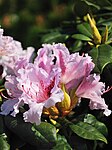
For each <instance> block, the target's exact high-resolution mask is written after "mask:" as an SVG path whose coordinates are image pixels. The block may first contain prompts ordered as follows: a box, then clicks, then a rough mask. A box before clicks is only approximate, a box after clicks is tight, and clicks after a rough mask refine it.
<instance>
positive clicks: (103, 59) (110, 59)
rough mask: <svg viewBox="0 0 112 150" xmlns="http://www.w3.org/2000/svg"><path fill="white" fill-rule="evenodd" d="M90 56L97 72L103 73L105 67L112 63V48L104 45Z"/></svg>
mask: <svg viewBox="0 0 112 150" xmlns="http://www.w3.org/2000/svg"><path fill="white" fill-rule="evenodd" d="M89 54H90V55H91V56H92V58H93V62H94V63H95V65H96V66H95V67H96V70H99V71H100V72H102V71H103V69H104V67H105V66H106V65H107V64H109V63H112V47H111V46H110V45H106V44H102V45H101V46H99V47H98V48H96V47H95V48H93V49H92V50H91V51H90V52H89Z"/></svg>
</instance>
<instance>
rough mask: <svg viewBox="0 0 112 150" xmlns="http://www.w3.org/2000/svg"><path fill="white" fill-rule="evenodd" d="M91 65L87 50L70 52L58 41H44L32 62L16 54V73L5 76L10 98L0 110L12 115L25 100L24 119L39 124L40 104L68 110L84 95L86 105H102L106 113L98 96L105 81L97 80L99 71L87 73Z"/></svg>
mask: <svg viewBox="0 0 112 150" xmlns="http://www.w3.org/2000/svg"><path fill="white" fill-rule="evenodd" d="M94 66H95V65H94V63H93V62H92V59H91V57H90V56H88V55H87V54H86V55H82V56H80V55H79V53H74V54H70V53H69V51H68V49H67V48H66V47H65V45H64V44H61V43H59V44H52V45H51V44H44V45H43V48H41V49H39V51H38V56H37V57H36V59H35V61H34V64H33V63H28V61H27V59H24V58H20V59H19V60H18V61H17V62H16V64H15V72H16V73H15V74H14V75H11V76H7V78H6V79H7V82H6V83H5V87H6V89H7V91H8V93H9V96H10V98H9V100H8V101H6V102H4V103H3V104H2V107H1V110H2V112H1V114H4V115H7V114H9V113H11V115H13V116H16V114H17V113H19V108H20V107H21V106H24V104H27V105H28V106H29V109H28V110H26V111H25V112H24V113H23V117H24V120H25V121H26V122H31V123H36V124H39V123H40V122H41V115H42V111H43V109H44V108H48V109H50V107H52V106H54V107H56V109H59V112H61V111H63V110H64V111H66V109H67V111H66V112H67V113H68V112H69V111H70V110H71V109H72V108H73V107H75V106H76V103H78V102H79V101H80V100H81V98H87V99H89V100H90V103H89V106H90V109H102V110H104V114H105V115H107V116H108V115H110V113H111V111H110V110H109V109H108V106H107V105H106V104H105V101H104V99H103V98H102V97H101V95H102V94H103V92H104V90H105V85H104V84H103V83H102V82H100V81H99V80H100V77H99V75H96V74H91V71H92V70H93V68H94ZM55 104H56V105H55ZM52 108H53V107H52ZM60 109H62V110H60ZM67 113H65V114H67Z"/></svg>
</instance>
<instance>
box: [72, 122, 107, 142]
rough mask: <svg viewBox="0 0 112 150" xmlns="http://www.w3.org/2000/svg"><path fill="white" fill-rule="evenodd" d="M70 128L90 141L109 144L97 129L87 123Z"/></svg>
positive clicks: (80, 123) (73, 125)
mask: <svg viewBox="0 0 112 150" xmlns="http://www.w3.org/2000/svg"><path fill="white" fill-rule="evenodd" d="M70 128H71V129H72V131H73V132H74V133H76V134H77V135H78V136H80V137H82V138H84V139H89V140H100V141H103V142H105V143H107V140H106V138H105V137H104V136H103V134H101V133H100V132H99V131H98V130H97V129H96V128H95V127H93V126H92V125H90V124H88V123H86V122H82V121H81V122H78V123H77V124H72V125H70Z"/></svg>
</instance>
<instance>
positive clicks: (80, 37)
mask: <svg viewBox="0 0 112 150" xmlns="http://www.w3.org/2000/svg"><path fill="white" fill-rule="evenodd" d="M72 37H73V38H74V39H77V40H83V41H92V40H91V39H90V38H89V37H87V36H85V35H83V34H74V35H72Z"/></svg>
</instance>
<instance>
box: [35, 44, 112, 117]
mask: <svg viewBox="0 0 112 150" xmlns="http://www.w3.org/2000/svg"><path fill="white" fill-rule="evenodd" d="M35 64H37V65H38V66H39V67H42V68H44V69H46V71H47V72H49V71H50V70H52V68H54V67H59V68H60V69H61V79H60V83H61V84H64V85H65V87H66V91H67V93H68V94H69V95H72V96H73V93H72V94H71V90H72V92H73V91H74V95H76V97H78V98H79V99H80V98H81V97H83V98H88V99H90V108H91V109H102V110H104V114H105V115H107V116H108V115H110V113H111V111H110V110H108V106H107V105H106V104H105V101H104V99H103V98H102V97H101V95H102V94H103V91H104V87H105V86H104V84H103V83H102V82H99V80H100V77H99V76H96V75H95V74H94V75H90V73H91V71H92V70H93V68H94V66H95V65H94V63H93V62H92V59H91V57H90V56H88V55H87V54H86V55H85V56H83V55H82V56H80V55H79V53H74V54H70V53H69V51H68V49H67V48H66V47H65V46H64V44H60V43H59V44H53V45H51V44H44V45H43V48H41V49H40V50H39V51H38V57H37V59H36V60H35ZM48 66H50V67H49V68H48ZM49 69H50V70H49ZM102 89H103V90H102ZM70 98H71V99H72V97H70Z"/></svg>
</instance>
